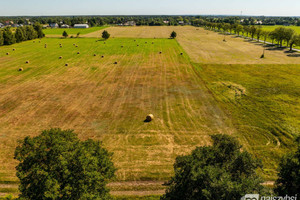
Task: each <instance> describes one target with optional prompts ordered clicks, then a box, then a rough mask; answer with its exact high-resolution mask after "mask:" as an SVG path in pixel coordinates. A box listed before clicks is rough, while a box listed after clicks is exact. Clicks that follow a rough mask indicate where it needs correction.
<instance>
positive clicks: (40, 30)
mask: <svg viewBox="0 0 300 200" xmlns="http://www.w3.org/2000/svg"><path fill="white" fill-rule="evenodd" d="M33 28H34V30H35V31H36V33H37V37H38V38H43V37H45V34H44V33H43V26H42V25H41V24H40V23H38V22H37V23H35V24H34V25H33Z"/></svg>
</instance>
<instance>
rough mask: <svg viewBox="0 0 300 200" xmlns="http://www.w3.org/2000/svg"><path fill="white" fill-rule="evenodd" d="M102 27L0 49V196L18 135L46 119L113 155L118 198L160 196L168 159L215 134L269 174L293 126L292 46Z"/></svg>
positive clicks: (11, 179)
mask: <svg viewBox="0 0 300 200" xmlns="http://www.w3.org/2000/svg"><path fill="white" fill-rule="evenodd" d="M106 30H108V31H109V32H110V33H111V37H112V38H111V39H109V40H107V41H105V42H104V41H102V40H100V39H99V38H97V37H99V34H100V33H101V32H102V31H103V30H98V31H95V32H93V33H89V34H86V35H85V36H84V37H83V38H73V39H60V38H45V39H42V40H41V42H39V40H36V41H35V42H33V41H27V42H23V43H20V44H15V45H12V46H3V47H1V48H0V86H1V90H0V95H1V97H2V98H1V99H0V163H3V164H2V165H0V193H9V192H13V193H16V192H17V185H16V184H17V179H16V177H15V175H14V174H15V169H14V167H15V166H16V164H17V163H16V162H15V161H14V160H13V152H14V149H15V146H16V145H17V140H20V139H22V138H24V137H25V136H28V135H30V136H36V135H38V134H39V133H40V131H41V130H43V129H48V128H50V127H60V128H62V129H74V130H75V132H76V133H78V135H79V137H80V138H81V139H83V140H85V139H88V138H92V139H97V140H101V141H103V145H104V146H105V147H106V148H107V149H108V150H110V151H112V152H114V157H113V158H114V163H115V165H116V167H117V168H118V171H117V174H116V175H117V177H116V179H115V180H114V181H115V183H112V184H110V188H111V189H112V194H114V195H118V196H122V195H142V194H147V195H152V194H155V195H159V194H162V193H163V190H164V187H163V186H162V183H163V182H164V181H166V180H168V179H169V178H170V177H171V176H172V174H173V168H172V165H173V163H174V160H175V158H176V156H178V155H183V154H187V153H189V152H190V151H191V150H193V149H194V148H195V147H196V146H202V145H209V144H210V139H209V135H211V134H215V133H224V134H230V135H233V136H236V137H237V138H238V139H239V140H240V141H241V142H242V144H243V147H244V148H245V149H247V150H249V151H250V152H251V153H252V154H254V155H255V156H256V157H258V158H260V159H262V161H263V164H264V168H263V170H261V171H260V174H261V175H262V176H263V178H264V179H265V181H272V180H274V179H275V178H276V168H277V165H278V161H279V160H280V157H281V156H282V155H283V154H284V153H286V152H288V151H290V150H292V149H293V138H294V137H295V136H296V135H299V130H300V122H299V118H300V106H299V105H300V102H299V99H300V98H299V96H300V94H299V91H300V81H299V78H298V75H299V74H300V68H299V67H300V65H298V64H297V63H299V61H300V57H298V56H297V55H298V54H296V53H295V54H293V55H295V56H288V55H289V54H287V53H285V52H284V51H279V50H274V49H272V48H271V47H270V48H269V49H268V50H266V58H265V59H259V57H260V55H261V52H262V50H263V47H262V45H261V44H259V43H255V42H251V41H247V40H243V39H241V38H236V37H232V36H228V37H227V38H226V40H227V42H223V41H222V40H223V37H224V36H222V35H220V34H218V33H215V32H210V31H206V30H203V29H201V28H195V27H190V26H187V27H110V28H106ZM173 30H175V31H176V32H177V34H178V38H177V39H176V40H172V39H168V37H169V34H170V32H171V31H173ZM44 44H47V48H44ZM59 44H62V46H63V47H62V48H60V47H59ZM74 44H75V45H74ZM76 45H78V47H76ZM13 48H15V49H16V51H12V49H13ZM6 52H9V53H10V55H6ZM78 52H79V54H78ZM160 52H161V53H160ZM181 53H183V54H182V55H181ZM94 54H96V56H94ZM60 56H62V59H59V57H60ZM102 56H104V57H102ZM26 61H29V64H26V63H25V62H26ZM115 62H117V64H114V63H115ZM66 63H67V64H68V66H65V64H66ZM19 68H23V69H24V70H23V71H18V69H19ZM149 113H152V114H153V115H154V117H155V119H154V121H152V122H150V123H145V122H144V120H145V117H146V115H147V114H149ZM135 181H141V182H140V183H143V184H135V183H136V182H135ZM124 198H125V199H126V198H127V197H124ZM149 198H150V199H151V198H152V197H149ZM153 198H157V197H153Z"/></svg>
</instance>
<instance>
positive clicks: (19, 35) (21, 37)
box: [15, 27, 26, 43]
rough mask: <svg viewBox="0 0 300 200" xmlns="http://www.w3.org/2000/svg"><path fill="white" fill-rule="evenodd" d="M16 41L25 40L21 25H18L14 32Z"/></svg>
mask: <svg viewBox="0 0 300 200" xmlns="http://www.w3.org/2000/svg"><path fill="white" fill-rule="evenodd" d="M15 38H16V42H17V43H19V42H22V41H25V39H26V35H24V30H23V28H21V27H18V28H17V30H16V33H15Z"/></svg>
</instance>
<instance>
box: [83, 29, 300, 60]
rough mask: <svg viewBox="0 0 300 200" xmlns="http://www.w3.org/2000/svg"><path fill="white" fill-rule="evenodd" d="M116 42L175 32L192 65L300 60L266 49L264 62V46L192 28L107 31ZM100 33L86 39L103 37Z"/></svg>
mask: <svg viewBox="0 0 300 200" xmlns="http://www.w3.org/2000/svg"><path fill="white" fill-rule="evenodd" d="M106 30H107V31H108V32H109V33H110V34H111V37H116V38H168V37H169V36H170V33H171V32H172V31H173V30H174V31H176V32H177V34H178V37H177V40H178V42H179V43H180V45H181V46H182V47H183V49H184V50H185V51H186V52H187V53H188V55H189V57H190V58H191V60H192V62H194V63H207V64H282V63H285V64H298V63H300V56H298V57H297V55H296V53H288V52H284V50H282V49H276V48H274V47H272V46H267V47H265V48H266V52H265V56H266V57H265V58H264V59H261V58H260V56H261V55H262V53H263V49H264V46H263V45H262V44H261V43H258V42H254V41H249V40H244V39H242V38H237V37H235V36H226V41H227V42H223V39H224V36H223V35H222V34H218V33H215V32H212V31H208V30H204V29H202V28H196V27H192V26H184V27H182V26H177V27H176V26H175V27H172V26H156V27H149V26H144V27H143V26H142V27H110V28H107V29H106ZM102 31H103V30H101V31H96V32H93V33H89V34H86V35H84V37H101V33H102Z"/></svg>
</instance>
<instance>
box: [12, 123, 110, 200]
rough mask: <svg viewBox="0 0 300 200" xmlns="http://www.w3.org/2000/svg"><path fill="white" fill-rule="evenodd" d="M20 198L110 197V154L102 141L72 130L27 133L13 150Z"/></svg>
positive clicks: (77, 198) (77, 199) (62, 199)
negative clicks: (81, 138)
mask: <svg viewBox="0 0 300 200" xmlns="http://www.w3.org/2000/svg"><path fill="white" fill-rule="evenodd" d="M15 159H16V160H18V161H19V164H18V166H17V167H16V169H17V177H18V178H19V180H20V185H19V190H20V195H19V196H20V198H21V199H45V200H47V199H61V200H67V199H74V200H79V199H105V200H106V199H109V190H108V189H107V188H106V184H107V182H108V180H109V179H111V178H112V177H113V176H114V172H115V168H114V165H113V163H112V161H111V160H112V154H111V153H109V152H108V151H107V150H106V149H104V148H103V147H102V144H101V142H99V141H93V140H87V141H80V140H79V139H78V137H77V135H76V134H75V133H73V131H71V130H66V131H63V130H61V129H50V130H45V131H43V132H42V133H41V134H40V135H39V136H37V137H33V138H31V137H26V138H25V139H24V140H23V142H20V143H19V145H18V146H17V148H16V150H15Z"/></svg>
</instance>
